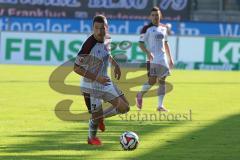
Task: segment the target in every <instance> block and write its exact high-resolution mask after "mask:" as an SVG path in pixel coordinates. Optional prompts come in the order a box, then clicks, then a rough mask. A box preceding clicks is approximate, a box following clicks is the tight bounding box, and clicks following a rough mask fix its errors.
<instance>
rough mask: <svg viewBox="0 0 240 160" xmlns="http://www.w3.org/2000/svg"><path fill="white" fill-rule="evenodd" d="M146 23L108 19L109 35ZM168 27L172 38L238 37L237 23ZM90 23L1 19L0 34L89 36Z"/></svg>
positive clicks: (133, 31) (130, 31) (175, 23)
mask: <svg viewBox="0 0 240 160" xmlns="http://www.w3.org/2000/svg"><path fill="white" fill-rule="evenodd" d="M148 23H149V21H148V20H117V19H109V32H110V33H114V34H139V33H140V30H141V29H142V27H143V25H145V24H148ZM162 23H165V24H166V23H170V24H171V25H172V31H173V34H175V35H189V36H204V35H208V36H209V35H210V36H231V37H238V36H240V24H238V23H211V22H190V21H166V20H164V21H162ZM91 28H92V20H91V19H79V20H77V19H62V18H47V19H45V18H19V17H10V18H7V17H1V18H0V30H3V31H24V32H26V31H30V32H63V33H90V32H91Z"/></svg>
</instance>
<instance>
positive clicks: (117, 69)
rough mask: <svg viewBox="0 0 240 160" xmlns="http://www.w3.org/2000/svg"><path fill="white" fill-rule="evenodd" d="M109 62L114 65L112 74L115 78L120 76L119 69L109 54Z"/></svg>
mask: <svg viewBox="0 0 240 160" xmlns="http://www.w3.org/2000/svg"><path fill="white" fill-rule="evenodd" d="M109 62H110V63H111V64H112V65H113V66H114V76H115V78H116V79H117V80H119V79H120V78H121V69H120V67H119V65H118V63H117V62H116V61H115V59H114V58H113V57H112V56H109Z"/></svg>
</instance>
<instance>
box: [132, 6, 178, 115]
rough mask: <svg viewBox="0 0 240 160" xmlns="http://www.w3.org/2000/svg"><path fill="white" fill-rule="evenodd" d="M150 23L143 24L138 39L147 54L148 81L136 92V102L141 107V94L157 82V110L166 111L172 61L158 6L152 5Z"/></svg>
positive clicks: (165, 30) (165, 29)
mask: <svg viewBox="0 0 240 160" xmlns="http://www.w3.org/2000/svg"><path fill="white" fill-rule="evenodd" d="M150 18H151V23H150V24H148V25H146V26H144V27H143V29H142V31H141V35H140V40H139V47H140V48H141V49H142V51H143V52H145V53H146V54H147V58H148V61H147V69H148V82H146V83H145V84H144V85H143V86H142V90H141V91H140V92H139V93H138V94H137V97H136V103H137V107H138V108H139V109H142V97H143V95H144V94H145V93H146V92H147V91H148V90H149V89H150V88H151V87H152V86H153V85H154V84H155V83H156V82H157V80H158V82H159V88H158V107H157V110H158V111H168V110H167V109H166V108H165V107H164V105H163V99H164V96H165V92H166V84H165V80H166V77H167V76H168V75H169V74H170V69H172V68H173V65H174V62H173V59H172V56H171V52H170V49H169V45H168V40H167V27H166V25H164V24H161V23H160V19H161V18H162V14H161V11H160V9H159V8H158V7H153V8H152V10H151V14H150Z"/></svg>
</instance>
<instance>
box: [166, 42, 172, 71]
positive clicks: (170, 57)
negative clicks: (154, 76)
mask: <svg viewBox="0 0 240 160" xmlns="http://www.w3.org/2000/svg"><path fill="white" fill-rule="evenodd" d="M164 46H165V50H166V54H167V57H168V59H169V67H170V68H171V69H172V68H173V66H174V61H173V59H172V55H171V51H170V48H169V45H168V42H167V41H165V43H164Z"/></svg>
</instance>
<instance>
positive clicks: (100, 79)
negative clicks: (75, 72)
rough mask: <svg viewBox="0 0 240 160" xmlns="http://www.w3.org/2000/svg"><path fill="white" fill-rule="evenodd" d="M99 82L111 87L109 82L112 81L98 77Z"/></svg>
mask: <svg viewBox="0 0 240 160" xmlns="http://www.w3.org/2000/svg"><path fill="white" fill-rule="evenodd" d="M96 81H97V82H99V83H101V84H103V85H105V86H107V85H109V82H110V81H111V80H110V78H109V77H104V76H98V77H97V79H96Z"/></svg>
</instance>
